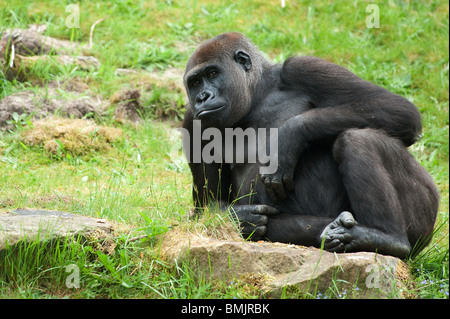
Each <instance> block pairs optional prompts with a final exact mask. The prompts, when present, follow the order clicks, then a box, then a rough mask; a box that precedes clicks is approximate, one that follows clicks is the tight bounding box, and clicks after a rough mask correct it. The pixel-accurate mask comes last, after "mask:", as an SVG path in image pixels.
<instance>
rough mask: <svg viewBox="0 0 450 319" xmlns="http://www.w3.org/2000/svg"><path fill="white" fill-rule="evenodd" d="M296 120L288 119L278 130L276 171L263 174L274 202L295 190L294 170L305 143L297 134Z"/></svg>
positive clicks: (265, 185)
mask: <svg viewBox="0 0 450 319" xmlns="http://www.w3.org/2000/svg"><path fill="white" fill-rule="evenodd" d="M295 124H296V123H295V122H294V121H292V120H291V121H288V122H286V123H285V125H283V126H282V127H281V128H280V129H279V132H278V134H279V135H278V156H277V160H278V167H277V170H276V172H275V173H272V174H261V181H262V182H263V184H264V187H265V189H266V191H267V193H268V194H269V196H270V197H271V198H272V200H273V201H274V202H279V201H280V200H284V199H286V198H287V193H288V192H290V191H293V190H294V171H295V168H296V167H297V164H298V159H299V158H300V156H301V153H302V150H303V149H304V147H305V143H304V142H303V140H302V139H301V138H300V136H299V134H296V131H295V128H294V127H293V126H295Z"/></svg>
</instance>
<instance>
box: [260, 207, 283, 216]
mask: <svg viewBox="0 0 450 319" xmlns="http://www.w3.org/2000/svg"><path fill="white" fill-rule="evenodd" d="M279 213H280V211H279V210H278V209H277V208H275V207H272V206H269V205H256V211H255V214H261V215H266V216H271V215H277V214H279Z"/></svg>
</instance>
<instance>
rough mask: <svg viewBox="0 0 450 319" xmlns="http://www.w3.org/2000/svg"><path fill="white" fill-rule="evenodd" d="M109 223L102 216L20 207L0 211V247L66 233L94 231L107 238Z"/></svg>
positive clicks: (86, 235) (42, 239)
mask: <svg viewBox="0 0 450 319" xmlns="http://www.w3.org/2000/svg"><path fill="white" fill-rule="evenodd" d="M111 232H112V225H111V224H110V223H109V222H108V221H106V220H105V219H99V218H92V217H86V216H79V215H75V214H71V213H67V212H60V211H50V210H41V209H19V210H14V211H11V212H5V213H0V250H2V249H4V248H6V247H12V246H14V245H15V244H17V243H19V242H22V241H27V242H29V241H36V240H38V241H46V240H54V239H59V238H65V237H69V236H73V237H75V238H76V237H77V236H83V237H85V238H88V237H90V236H91V235H93V234H95V236H96V237H97V238H106V237H107V235H108V234H111Z"/></svg>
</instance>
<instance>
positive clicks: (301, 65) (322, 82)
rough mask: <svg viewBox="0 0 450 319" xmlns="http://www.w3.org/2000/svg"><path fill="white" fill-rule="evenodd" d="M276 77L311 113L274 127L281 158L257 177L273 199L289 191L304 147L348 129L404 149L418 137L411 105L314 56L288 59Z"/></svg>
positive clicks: (415, 113)
mask: <svg viewBox="0 0 450 319" xmlns="http://www.w3.org/2000/svg"><path fill="white" fill-rule="evenodd" d="M280 78H281V82H282V85H283V91H284V92H285V90H293V91H298V92H301V93H300V94H302V95H305V96H306V97H307V98H308V100H309V102H310V104H311V106H312V109H310V110H309V111H307V112H304V113H302V114H300V115H297V116H294V117H292V118H290V119H288V120H287V121H286V122H285V123H284V124H283V125H282V126H281V127H280V128H279V132H278V136H279V141H283V142H282V143H279V146H278V147H279V154H283V155H282V156H280V157H279V159H278V170H277V172H276V173H274V174H272V175H268V174H267V175H263V176H262V180H263V182H264V185H265V186H266V189H267V190H268V192H269V194H271V197H272V198H273V199H274V200H276V199H278V198H281V199H284V198H286V196H287V195H286V190H292V188H293V186H292V185H293V182H292V180H293V174H294V170H295V167H296V165H297V162H298V159H299V157H300V156H301V155H302V153H303V151H304V150H305V149H306V147H307V146H308V145H309V144H310V143H314V142H315V141H318V140H330V141H334V140H335V139H336V138H337V137H338V136H339V134H341V133H342V132H344V131H346V130H348V129H351V128H375V129H381V130H383V131H385V132H386V133H387V134H388V135H390V136H392V137H395V138H398V139H399V140H401V141H402V142H403V143H404V144H405V145H406V146H409V145H411V144H413V143H414V142H415V141H416V140H417V138H418V137H419V135H420V133H421V129H422V126H421V118H420V113H419V111H418V109H417V108H416V106H415V105H414V104H412V103H411V102H409V101H408V100H407V99H405V98H403V97H401V96H399V95H395V94H393V93H391V92H389V91H388V90H386V89H383V88H381V87H379V86H376V85H374V84H372V83H370V82H367V81H365V80H362V79H361V78H359V77H358V76H356V75H355V74H353V73H352V72H350V71H348V70H347V69H345V68H343V67H340V66H338V65H335V64H332V63H329V62H326V61H324V60H322V59H319V58H316V57H294V58H290V59H288V60H286V62H285V63H284V65H283V68H282V70H281V74H280ZM283 91H282V93H281V94H283Z"/></svg>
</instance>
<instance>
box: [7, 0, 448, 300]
mask: <svg viewBox="0 0 450 319" xmlns="http://www.w3.org/2000/svg"><path fill="white" fill-rule="evenodd" d="M69 3H70V1H58V0H48V1H44V0H40V1H26V0H17V1H14V4H11V3H10V2H7V3H6V4H5V5H3V3H2V6H1V8H0V32H1V31H3V30H4V29H6V28H13V27H22V28H26V27H27V26H28V24H46V25H47V33H46V34H48V35H49V36H54V37H59V38H62V39H68V40H72V41H78V42H81V43H88V42H89V32H90V28H91V26H92V24H93V23H94V22H95V21H97V20H99V19H102V18H105V20H104V21H102V22H100V23H99V24H98V25H97V26H96V28H95V31H94V36H93V43H94V46H93V48H92V49H91V50H88V51H89V52H90V53H91V54H92V55H94V56H95V57H97V58H98V59H99V60H100V62H101V67H100V68H99V69H98V70H91V71H82V70H79V69H78V68H76V67H74V66H63V67H62V66H58V65H42V64H38V65H36V66H34V67H33V68H32V69H31V71H30V73H29V74H28V78H27V80H26V81H22V82H20V81H8V80H6V78H5V75H4V74H3V73H0V98H3V97H5V96H7V95H9V94H11V93H14V92H16V91H20V90H23V89H31V90H38V88H36V86H45V85H46V84H47V83H49V82H51V81H60V82H64V81H67V80H69V79H77V80H78V81H81V82H84V83H86V84H88V85H89V87H90V89H91V91H92V92H93V93H95V94H99V95H101V96H102V97H103V98H104V99H109V98H111V96H112V95H113V93H114V92H116V91H117V90H120V89H123V88H134V87H136V88H139V89H143V90H144V91H145V94H144V95H143V97H142V100H143V104H144V106H145V108H146V110H147V113H146V118H147V121H146V122H145V123H143V124H141V125H140V126H139V127H135V126H132V125H127V124H125V125H118V124H116V123H114V122H113V121H112V119H111V115H112V114H108V115H107V116H105V117H104V118H101V119H100V118H97V119H96V120H97V121H98V122H100V123H102V124H106V125H117V126H120V127H121V128H122V129H123V130H124V132H125V135H126V136H127V137H126V138H123V139H121V140H120V141H118V142H116V143H115V144H114V145H113V148H112V149H111V150H109V151H108V152H105V153H95V152H91V153H89V154H88V155H86V156H78V157H73V158H70V159H69V158H67V157H64V156H62V157H60V158H54V157H53V158H52V157H49V156H47V155H46V154H45V152H44V150H43V149H41V148H30V147H28V146H26V145H24V144H22V143H21V142H20V139H19V133H20V130H21V129H23V127H27V126H28V125H29V124H28V122H27V120H28V119H27V118H17V119H16V120H15V121H16V122H15V123H14V124H15V126H16V129H15V130H14V131H13V132H5V133H3V134H1V135H0V205H2V206H3V207H1V208H0V209H2V210H9V209H14V208H18V207H37V208H38V207H42V208H47V209H57V210H63V211H70V212H74V213H79V214H83V215H88V216H96V217H103V218H107V219H110V220H113V221H116V222H118V223H121V224H122V225H125V226H124V227H125V228H126V231H123V232H121V233H119V234H118V235H117V237H116V238H115V239H114V240H115V242H116V244H117V248H116V251H115V253H114V254H113V255H111V256H104V255H102V254H101V253H97V252H96V251H95V249H94V248H93V247H95V245H94V244H92V245H87V244H84V245H82V244H81V243H78V244H73V245H65V244H64V243H59V244H57V245H56V244H53V246H52V247H50V248H51V249H50V248H49V249H44V248H45V247H41V246H37V245H36V244H33V243H30V244H29V245H27V246H21V247H16V248H15V249H11V250H7V251H4V252H2V256H0V298H60V297H69V298H119V297H120V298H123V297H125V298H146V297H154V298H210V297H217V298H233V297H246V298H251V297H258V296H259V295H258V292H257V291H256V289H253V290H252V289H250V290H249V289H248V285H247V284H246V283H245V282H238V285H235V284H230V283H220V282H208V281H205V280H202V279H199V278H195V277H194V276H193V275H192V273H191V272H190V271H189V269H188V268H187V266H183V267H179V268H178V269H174V268H173V267H170V266H168V265H166V264H165V263H164V262H162V260H161V257H160V256H159V254H158V249H157V247H158V245H157V240H156V239H155V237H154V235H155V234H157V233H159V232H164V231H166V230H168V229H171V228H173V227H180V226H179V225H183V224H184V223H188V224H189V223H191V222H188V221H187V220H188V213H189V211H190V209H191V208H192V199H191V185H190V182H191V177H190V173H189V170H188V168H187V166H186V165H185V164H182V163H180V162H177V161H176V159H175V160H174V158H171V157H170V156H169V153H170V150H171V147H172V145H173V144H174V142H173V140H171V138H170V134H169V132H170V129H171V128H172V127H174V126H176V125H177V124H178V123H179V122H178V121H179V119H180V118H181V117H182V113H183V111H182V108H181V106H182V104H183V93H182V92H181V91H179V90H178V89H174V87H173V86H172V85H169V84H168V83H158V84H157V85H156V84H149V83H150V82H149V80H148V74H147V73H145V72H148V71H154V70H160V71H162V70H164V69H167V68H169V67H175V68H179V69H183V67H184V65H185V63H186V61H187V59H188V57H189V54H190V53H191V52H192V51H193V49H194V48H195V47H196V45H197V44H198V43H199V42H201V41H203V40H205V39H207V38H210V37H212V36H214V35H217V34H219V33H221V32H226V31H239V32H242V33H244V34H246V35H247V36H248V37H249V38H251V39H252V40H253V41H254V42H255V43H256V45H257V46H258V47H259V48H260V49H261V50H262V51H264V52H266V54H267V56H268V57H269V58H270V59H272V60H274V61H282V60H284V59H285V58H286V57H288V56H290V55H293V54H299V55H316V56H319V57H322V58H325V59H328V60H330V61H332V62H335V63H338V64H340V65H342V66H344V67H347V68H349V69H350V70H352V71H353V72H355V73H356V74H358V75H359V76H360V77H362V78H364V79H367V80H369V81H372V82H374V83H376V84H378V85H380V86H383V87H386V88H387V89H389V90H391V91H393V92H394V93H398V94H401V95H403V96H406V97H407V98H408V99H410V100H411V101H413V102H414V103H415V104H416V105H417V106H418V107H419V109H420V111H421V113H422V117H423V137H422V138H421V140H420V141H419V142H418V143H417V144H415V145H414V146H412V147H411V148H410V150H411V152H412V153H413V154H414V156H415V157H416V158H417V159H418V160H419V161H420V163H421V164H422V165H423V166H424V167H426V169H427V170H428V171H429V172H430V173H431V174H432V176H433V177H434V179H435V181H436V183H437V184H438V187H439V190H440V192H441V206H440V208H439V216H438V221H437V225H441V227H439V228H438V229H437V230H436V233H435V236H434V239H433V242H432V244H431V245H430V246H428V247H427V248H426V249H425V251H424V252H422V253H421V254H420V255H419V256H418V257H417V258H415V259H414V260H412V261H409V262H408V264H409V266H410V269H411V272H412V274H413V281H414V283H415V285H414V288H412V293H413V294H414V295H415V296H417V297H422V298H448V291H449V289H448V285H449V282H448V278H449V275H448V268H449V266H448V265H449V263H448V256H449V252H448V233H449V228H448V211H449V203H448V201H449V169H448V167H449V141H448V138H449V131H448V127H449V115H448V109H449V103H448V89H449V88H448V83H449V81H448V80H449V76H448V75H449V61H448V50H449V47H448V30H449V28H448V18H449V17H448V11H449V9H448V3H447V2H445V1H433V2H425V1H409V2H404V1H375V2H374V1H370V2H369V1H338V2H335V1H320V2H318V1H302V2H294V1H286V4H287V8H285V9H282V8H281V7H280V3H279V1H271V2H269V1H256V0H253V1H240V2H236V1H221V2H220V3H219V4H218V3H217V1H209V0H208V1H189V2H188V1H171V0H167V1H127V0H114V1H95V2H94V1H89V2H82V3H81V5H80V14H81V16H80V28H79V29H70V28H67V27H66V26H65V24H64V20H65V18H66V17H67V16H68V13H66V12H65V9H66V6H67V5H68V4H69ZM369 3H377V4H378V6H379V8H380V28H379V29H368V28H366V25H365V19H366V17H367V15H368V13H366V12H365V8H366V6H367V5H368V4H369ZM117 68H131V69H136V70H139V71H142V72H139V73H136V74H130V75H126V76H120V77H119V76H116V73H115V71H116V69H117ZM161 116H163V117H164V118H165V119H166V118H167V117H172V118H173V120H172V121H159V120H157V118H159V117H161ZM205 222H207V223H209V224H210V225H217V223H219V224H220V221H216V220H214V217H212V220H210V221H205ZM142 235H146V236H147V240H146V241H145V242H143V243H142V242H141V241H132V242H130V241H129V238H131V237H135V236H142ZM49 245H50V244H49ZM35 256H39V258H38V259H36V258H35ZM38 261H39V262H38ZM70 264H76V265H77V266H78V267H79V269H80V281H81V285H82V287H81V288H80V289H78V290H77V289H67V287H66V285H65V278H66V277H67V275H68V273H67V272H66V271H65V270H66V266H68V265H70ZM349 296H350V294H343V292H337V291H333V294H330V296H329V297H334V298H341V297H343V298H345V297H347V298H348V297H349ZM286 297H292V295H287V296H286ZM294 297H295V295H294ZM310 297H312V298H315V297H316V296H310ZM320 297H323V296H320Z"/></svg>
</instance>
